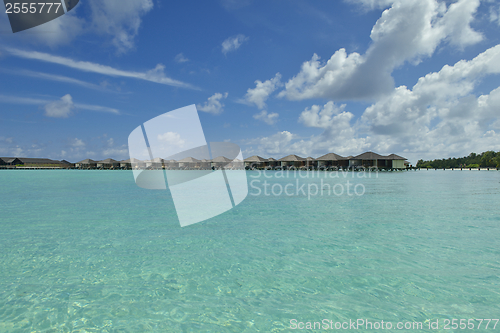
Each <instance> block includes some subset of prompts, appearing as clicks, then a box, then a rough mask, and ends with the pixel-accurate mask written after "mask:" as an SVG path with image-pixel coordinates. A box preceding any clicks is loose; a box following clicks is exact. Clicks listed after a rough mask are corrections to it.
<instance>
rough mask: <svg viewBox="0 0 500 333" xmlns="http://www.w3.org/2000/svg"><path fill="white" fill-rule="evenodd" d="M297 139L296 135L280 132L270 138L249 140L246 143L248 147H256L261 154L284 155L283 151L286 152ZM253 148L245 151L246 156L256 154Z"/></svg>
mask: <svg viewBox="0 0 500 333" xmlns="http://www.w3.org/2000/svg"><path fill="white" fill-rule="evenodd" d="M295 138H296V135H294V134H292V133H290V132H288V131H282V132H278V133H276V134H274V135H272V136H270V137H261V138H257V139H252V140H248V141H246V142H245V143H246V144H247V145H255V146H257V147H258V148H257V150H258V151H259V152H265V153H266V154H271V155H276V154H282V153H283V151H286V147H288V146H289V145H290V143H291V142H292V140H293V139H295ZM254 151H256V150H254V149H253V148H250V149H247V150H246V151H245V155H248V156H250V155H252V152H254Z"/></svg>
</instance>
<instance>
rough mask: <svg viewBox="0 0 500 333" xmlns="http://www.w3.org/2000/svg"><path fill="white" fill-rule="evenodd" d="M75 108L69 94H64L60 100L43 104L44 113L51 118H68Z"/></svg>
mask: <svg viewBox="0 0 500 333" xmlns="http://www.w3.org/2000/svg"><path fill="white" fill-rule="evenodd" d="M74 108H75V105H74V104H73V99H72V98H71V95H70V94H67V95H64V96H63V97H61V99H60V100H58V101H54V102H51V103H49V104H47V105H45V107H44V109H45V115H46V116H47V117H53V118H68V117H69V116H70V115H71V111H72V110H73V109H74Z"/></svg>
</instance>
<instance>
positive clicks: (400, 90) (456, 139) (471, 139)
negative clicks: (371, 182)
mask: <svg viewBox="0 0 500 333" xmlns="http://www.w3.org/2000/svg"><path fill="white" fill-rule="evenodd" d="M499 74H500V45H497V46H495V47H492V48H490V49H488V50H486V51H485V52H483V53H481V54H479V55H478V56H477V57H475V58H474V59H472V60H469V61H466V60H461V61H459V62H457V63H456V64H455V65H453V66H449V65H445V66H443V68H442V69H441V70H440V71H438V72H433V73H429V74H427V75H425V76H424V77H421V78H420V79H419V80H418V82H417V83H416V84H415V85H414V86H413V87H412V88H408V87H406V86H400V87H397V88H395V89H393V91H392V92H391V93H390V94H387V95H386V96H384V97H383V98H380V99H379V100H378V101H377V102H376V103H374V104H372V105H371V106H369V107H368V108H366V110H365V111H364V113H363V115H362V116H361V117H360V119H358V120H357V121H355V122H354V123H353V119H354V115H353V114H352V113H350V112H347V111H346V110H345V106H344V105H341V106H336V105H335V104H334V103H333V102H328V103H326V104H325V105H324V106H318V105H313V106H311V107H310V108H306V109H305V110H304V111H303V112H302V113H301V115H300V117H299V122H301V123H303V124H304V125H306V126H308V127H316V128H320V129H322V130H323V131H322V133H320V134H318V135H313V136H311V137H309V138H305V139H304V138H299V137H298V136H296V135H293V134H291V133H290V135H291V136H292V139H290V140H288V141H286V142H284V143H283V144H282V145H280V146H279V147H280V150H279V153H280V154H288V153H302V154H303V155H310V154H317V155H319V154H324V153H327V152H335V153H338V154H341V155H351V154H352V155H355V154H358V153H361V152H363V151H366V150H373V151H377V152H379V153H381V154H388V153H396V154H399V155H401V156H404V157H406V158H409V159H410V161H412V162H413V163H415V162H416V161H417V159H420V158H424V159H433V158H440V157H443V156H465V155H468V154H469V153H471V152H482V151H486V150H500V113H499V112H498V110H500V87H497V88H495V89H493V90H491V91H490V92H489V93H488V94H483V95H480V96H476V95H475V94H474V89H475V87H477V85H478V84H479V83H480V82H481V79H482V78H483V77H485V76H487V75H499ZM275 141H276V136H275V135H273V136H270V137H264V138H259V139H258V140H253V141H252V140H250V141H249V144H250V145H251V146H250V147H249V148H248V150H249V151H250V150H251V151H252V152H253V153H260V154H269V153H270V150H273V151H276V148H275V146H273V145H272V143H273V142H275Z"/></svg>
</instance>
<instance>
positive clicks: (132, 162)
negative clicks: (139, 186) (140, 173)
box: [120, 158, 143, 169]
mask: <svg viewBox="0 0 500 333" xmlns="http://www.w3.org/2000/svg"><path fill="white" fill-rule="evenodd" d="M142 163H143V162H142V161H141V160H138V159H136V158H129V159H128V160H123V161H120V168H121V169H132V168H133V167H134V166H139V165H141V164H142Z"/></svg>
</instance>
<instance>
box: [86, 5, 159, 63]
mask: <svg viewBox="0 0 500 333" xmlns="http://www.w3.org/2000/svg"><path fill="white" fill-rule="evenodd" d="M89 4H90V8H91V11H92V22H91V26H92V28H93V30H94V31H95V32H96V33H99V34H106V35H110V36H112V41H111V42H112V44H113V45H114V46H115V47H116V49H117V51H118V52H119V53H123V52H126V51H128V50H130V49H132V48H133V47H134V40H135V37H136V36H137V34H138V33H139V28H140V26H141V23H142V16H144V15H145V14H147V13H148V12H149V11H151V10H152V9H153V1H152V0H119V1H116V0H114V1H102V0H89Z"/></svg>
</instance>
